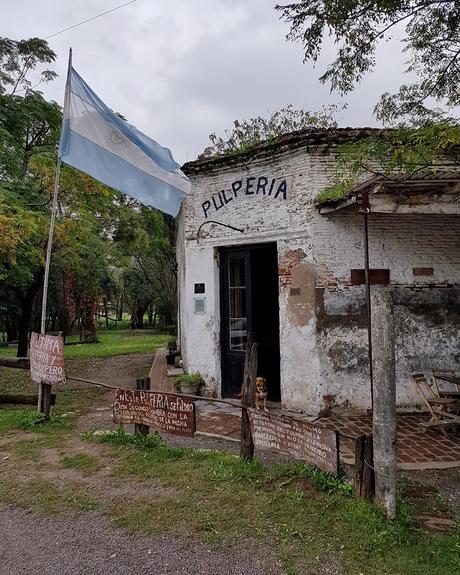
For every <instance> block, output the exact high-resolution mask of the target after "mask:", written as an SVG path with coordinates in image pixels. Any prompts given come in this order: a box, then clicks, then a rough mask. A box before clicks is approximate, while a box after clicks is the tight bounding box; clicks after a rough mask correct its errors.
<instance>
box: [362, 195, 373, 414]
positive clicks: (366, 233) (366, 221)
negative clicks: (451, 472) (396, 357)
mask: <svg viewBox="0 0 460 575" xmlns="http://www.w3.org/2000/svg"><path fill="white" fill-rule="evenodd" d="M361 205H362V208H363V219H364V281H365V284H366V310H367V340H368V354H369V378H370V383H371V410H373V409H374V377H373V369H372V308H371V285H370V281H369V213H370V206H369V192H367V191H365V192H363V194H362V196H361Z"/></svg>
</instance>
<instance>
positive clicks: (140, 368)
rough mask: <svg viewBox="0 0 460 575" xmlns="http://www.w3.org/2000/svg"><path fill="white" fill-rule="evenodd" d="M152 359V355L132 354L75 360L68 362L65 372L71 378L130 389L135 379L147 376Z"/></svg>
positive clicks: (153, 355)
mask: <svg viewBox="0 0 460 575" xmlns="http://www.w3.org/2000/svg"><path fill="white" fill-rule="evenodd" d="M154 357H155V354H154V353H133V354H130V355H116V356H114V357H108V358H98V359H75V360H70V361H69V362H68V364H67V371H68V375H69V376H71V377H82V378H83V379H91V380H94V381H101V382H102V383H108V384H110V385H118V386H119V387H132V386H134V383H135V380H136V378H138V377H146V376H147V373H148V369H149V368H150V366H151V365H152V362H153V358H154ZM72 383H75V382H72Z"/></svg>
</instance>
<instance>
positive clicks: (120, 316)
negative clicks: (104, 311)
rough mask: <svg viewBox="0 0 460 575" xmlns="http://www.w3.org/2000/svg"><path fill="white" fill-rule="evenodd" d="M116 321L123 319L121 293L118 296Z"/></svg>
mask: <svg viewBox="0 0 460 575" xmlns="http://www.w3.org/2000/svg"><path fill="white" fill-rule="evenodd" d="M117 319H118V321H121V320H122V319H123V295H121V296H120V300H119V302H118V314H117Z"/></svg>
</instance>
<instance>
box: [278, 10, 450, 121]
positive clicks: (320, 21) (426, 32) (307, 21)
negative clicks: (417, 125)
mask: <svg viewBox="0 0 460 575" xmlns="http://www.w3.org/2000/svg"><path fill="white" fill-rule="evenodd" d="M276 9H277V10H278V11H279V12H280V13H281V15H282V17H283V18H284V19H285V20H286V21H288V22H289V23H290V25H291V29H290V33H289V35H288V38H289V39H290V40H293V41H299V42H301V43H302V44H303V48H304V59H305V60H313V61H314V62H316V61H317V59H318V57H319V55H320V54H321V51H322V49H323V45H324V39H325V38H326V37H328V36H329V37H332V38H333V39H334V44H335V46H336V50H337V52H336V57H335V58H334V60H333V61H332V62H330V63H329V65H328V66H327V69H326V71H325V72H324V74H323V75H322V76H321V77H320V80H321V81H322V82H330V83H331V87H332V89H333V90H337V91H338V92H341V93H342V94H346V93H349V92H351V91H352V90H353V89H354V87H355V86H356V84H357V83H359V82H360V80H361V79H362V78H363V76H364V75H365V74H366V73H367V72H369V71H372V70H373V69H374V67H375V66H376V64H377V62H376V49H377V46H378V45H379V44H380V43H381V42H384V41H387V40H389V39H391V38H392V36H393V35H394V34H395V32H398V31H399V30H400V29H401V27H404V36H403V38H401V50H402V51H403V52H404V53H405V54H407V56H408V61H407V66H406V72H411V73H414V74H413V75H412V77H413V76H415V79H414V80H413V81H412V82H410V83H407V84H403V85H401V87H400V88H399V90H398V92H397V93H396V94H389V93H386V94H383V95H382V98H381V100H380V102H379V104H378V105H377V108H376V113H377V117H378V118H380V119H381V120H382V121H385V122H393V121H395V120H397V119H399V118H401V117H404V116H409V117H416V118H417V119H420V118H427V117H431V118H433V114H434V117H435V118H436V117H438V114H439V111H437V110H433V109H431V108H430V106H429V104H430V102H427V99H428V98H432V99H434V101H435V102H437V103H440V104H443V105H444V106H445V107H448V108H453V107H454V106H458V105H459V104H460V66H459V59H460V6H459V4H458V2H457V1H456V0H437V1H434V2H419V1H417V0H409V1H406V0H397V1H388V0H383V1H379V2H366V1H363V0H353V1H351V0H302V1H299V2H293V3H290V4H287V5H284V6H277V7H276Z"/></svg>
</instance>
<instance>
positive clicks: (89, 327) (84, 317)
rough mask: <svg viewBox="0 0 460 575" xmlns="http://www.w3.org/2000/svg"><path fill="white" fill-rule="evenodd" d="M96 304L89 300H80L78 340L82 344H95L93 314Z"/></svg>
mask: <svg viewBox="0 0 460 575" xmlns="http://www.w3.org/2000/svg"><path fill="white" fill-rule="evenodd" d="M97 308H98V302H97V301H96V302H95V301H94V300H92V299H91V298H82V300H81V303H80V319H81V324H80V340H81V341H82V342H84V343H95V342H97V335H96V321H95V314H96V310H97Z"/></svg>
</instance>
